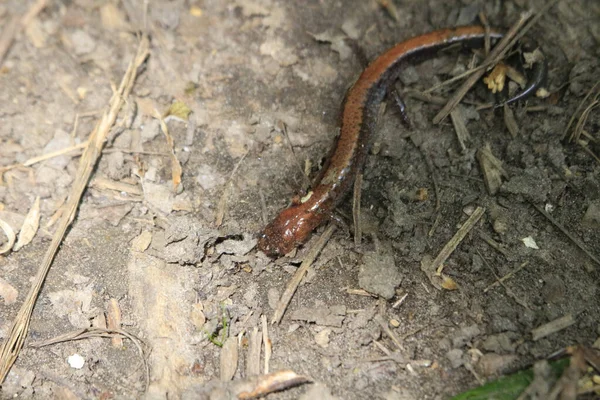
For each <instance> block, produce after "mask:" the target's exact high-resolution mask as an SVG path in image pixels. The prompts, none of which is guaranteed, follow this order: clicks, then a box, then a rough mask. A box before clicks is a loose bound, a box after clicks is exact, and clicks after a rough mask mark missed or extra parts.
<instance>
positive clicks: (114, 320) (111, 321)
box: [106, 298, 123, 348]
mask: <svg viewBox="0 0 600 400" xmlns="http://www.w3.org/2000/svg"><path fill="white" fill-rule="evenodd" d="M106 320H107V323H108V329H114V330H118V329H121V307H119V302H118V301H117V299H115V298H112V299H110V300H109V302H108V312H107V313H106ZM111 342H112V345H113V347H116V348H120V347H123V339H122V338H120V337H118V336H113V337H112V339H111Z"/></svg>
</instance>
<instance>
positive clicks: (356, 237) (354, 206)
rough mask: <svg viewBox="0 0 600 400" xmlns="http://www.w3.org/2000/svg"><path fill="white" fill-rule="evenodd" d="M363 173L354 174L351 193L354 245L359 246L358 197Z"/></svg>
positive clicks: (360, 234)
mask: <svg viewBox="0 0 600 400" xmlns="http://www.w3.org/2000/svg"><path fill="white" fill-rule="evenodd" d="M362 181H363V174H360V173H359V174H358V175H356V179H355V180H354V192H353V194H352V200H353V202H352V219H353V220H354V247H356V248H358V247H360V244H361V242H362V224H361V221H360V197H361V189H362Z"/></svg>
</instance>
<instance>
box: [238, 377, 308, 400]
mask: <svg viewBox="0 0 600 400" xmlns="http://www.w3.org/2000/svg"><path fill="white" fill-rule="evenodd" d="M258 379H259V381H258V383H257V384H256V386H255V387H254V390H252V391H251V392H241V393H239V394H238V399H242V400H249V399H256V398H259V397H264V396H266V395H268V394H269V393H272V392H277V391H280V390H285V389H288V388H291V387H294V386H298V385H301V384H303V383H308V382H312V380H311V379H310V378H308V377H306V376H302V375H298V374H296V373H295V372H294V371H289V370H284V371H278V372H274V373H272V374H269V375H263V376H260V377H258Z"/></svg>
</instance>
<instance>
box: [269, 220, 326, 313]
mask: <svg viewBox="0 0 600 400" xmlns="http://www.w3.org/2000/svg"><path fill="white" fill-rule="evenodd" d="M335 228H336V226H335V224H330V225H329V226H328V227H327V229H325V232H323V234H322V235H321V237H320V238H319V240H317V242H316V243H315V245H314V246H313V247H312V248H311V249H310V252H309V253H308V254H307V255H306V258H305V259H304V260H303V261H302V264H300V267H299V268H298V269H297V270H296V273H295V274H294V276H293V277H292V279H290V281H289V282H288V284H287V287H286V288H285V291H284V292H283V294H282V295H281V299H279V303H278V304H277V309H276V310H275V313H274V314H273V317H272V318H271V324H278V323H279V322H281V318H283V313H285V310H286V309H287V306H288V304H290V301H291V300H292V297H293V296H294V293H296V289H298V286H299V285H300V282H302V278H304V275H305V274H306V273H307V272H308V270H309V268H310V266H311V265H312V263H313V262H314V261H315V260H316V259H317V256H318V255H319V253H320V252H321V250H323V247H325V245H326V244H327V242H328V241H329V238H331V235H332V234H333V232H334V231H335Z"/></svg>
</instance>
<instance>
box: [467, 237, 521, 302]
mask: <svg viewBox="0 0 600 400" xmlns="http://www.w3.org/2000/svg"><path fill="white" fill-rule="evenodd" d="M476 251H477V254H478V255H479V257H480V258H481V260H482V261H483V263H484V264H485V266H486V267H488V269H489V270H490V272H491V273H492V275H494V278H496V282H498V284H499V285H502V287H503V288H504V290H506V294H508V295H509V296H510V297H512V299H513V300H514V301H515V302H517V304H519V305H520V306H522V307H523V308H526V309H528V310H529V307H528V306H527V303H525V301H523V300H521V299H520V298H519V297H517V295H516V294H515V293H514V292H513V291H512V290H511V289H510V288H509V287H508V286H506V285H505V284H504V281H503V280H501V278H500V277H499V276H498V274H496V271H494V269H493V268H492V266H491V265H490V263H489V262H488V260H486V258H485V257H484V256H483V255H482V254H481V253H480V252H479V249H477V250H476Z"/></svg>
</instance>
